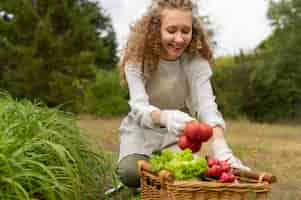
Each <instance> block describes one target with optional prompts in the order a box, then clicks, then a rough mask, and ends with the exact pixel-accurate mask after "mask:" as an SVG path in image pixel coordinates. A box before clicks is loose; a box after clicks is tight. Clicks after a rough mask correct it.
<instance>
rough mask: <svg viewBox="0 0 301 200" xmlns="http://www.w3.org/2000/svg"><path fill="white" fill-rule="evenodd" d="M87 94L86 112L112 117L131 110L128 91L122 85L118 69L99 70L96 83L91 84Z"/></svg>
mask: <svg viewBox="0 0 301 200" xmlns="http://www.w3.org/2000/svg"><path fill="white" fill-rule="evenodd" d="M85 95H86V96H85V108H84V111H86V112H89V113H94V114H96V115H99V116H105V117H111V116H118V115H121V114H125V113H127V112H128V111H129V106H128V102H127V101H128V91H127V90H126V89H125V88H122V87H121V86H120V82H119V74H118V71H117V70H113V71H105V70H99V71H98V72H97V76H96V81H95V83H93V84H91V85H90V87H89V88H88V90H87V91H86V94H85Z"/></svg>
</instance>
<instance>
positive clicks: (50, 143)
mask: <svg viewBox="0 0 301 200" xmlns="http://www.w3.org/2000/svg"><path fill="white" fill-rule="evenodd" d="M90 146H91V144H90V142H89V141H88V140H87V138H86V137H85V136H84V135H83V134H82V132H81V131H80V129H79V128H78V127H77V126H76V125H75V120H74V117H73V116H72V115H70V114H67V113H63V112H60V111H58V110H57V109H49V108H47V107H45V106H43V105H41V104H33V103H31V102H29V101H27V100H22V101H19V102H18V101H15V100H13V99H12V98H11V97H10V96H8V95H6V94H3V93H2V94H1V97H0V177H1V178H0V199H7V200H10V199H26V200H30V199H44V200H58V199H62V200H70V199H74V200H77V199H78V200H79V199H99V198H100V197H101V195H102V194H103V193H104V185H105V181H106V179H105V178H104V177H105V176H106V174H105V173H106V160H105V158H104V155H103V154H100V153H95V152H92V151H91V150H90Z"/></svg>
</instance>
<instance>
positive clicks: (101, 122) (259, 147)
mask: <svg viewBox="0 0 301 200" xmlns="http://www.w3.org/2000/svg"><path fill="white" fill-rule="evenodd" d="M121 120H122V118H121V117H120V118H112V119H99V118H95V117H93V116H84V115H83V116H79V120H78V125H79V127H81V128H82V129H83V130H84V131H85V132H86V133H88V135H89V137H91V138H92V139H93V140H94V141H96V142H97V145H96V146H95V148H102V149H104V150H106V151H111V152H118V143H119V138H118V127H119V124H120V122H121ZM226 134H227V135H226V137H227V140H228V142H229V144H230V145H231V147H232V149H233V151H234V152H235V154H236V155H237V156H238V157H239V158H241V160H243V161H244V163H246V164H247V165H248V166H249V167H251V168H252V169H253V170H256V171H264V172H271V173H273V174H274V175H276V176H277V178H278V182H277V183H276V184H274V185H273V190H272V192H271V194H270V197H269V199H271V200H301V125H284V124H264V123H263V124H260V123H252V122H249V121H248V120H239V121H227V133H226ZM206 149H207V147H206V146H205V147H204V149H203V150H202V151H203V152H206ZM120 199H122V198H120Z"/></svg>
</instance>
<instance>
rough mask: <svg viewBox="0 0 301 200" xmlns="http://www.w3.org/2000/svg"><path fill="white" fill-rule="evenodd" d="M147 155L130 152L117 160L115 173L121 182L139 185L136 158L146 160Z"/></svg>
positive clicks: (129, 185)
mask: <svg viewBox="0 0 301 200" xmlns="http://www.w3.org/2000/svg"><path fill="white" fill-rule="evenodd" d="M148 158H149V157H148V156H147V155H142V154H131V155H128V156H126V157H124V158H123V159H122V160H120V161H119V164H118V167H117V174H118V176H119V178H120V180H121V182H122V183H123V184H124V185H126V186H128V187H139V186H140V180H139V175H138V167H137V161H138V160H148Z"/></svg>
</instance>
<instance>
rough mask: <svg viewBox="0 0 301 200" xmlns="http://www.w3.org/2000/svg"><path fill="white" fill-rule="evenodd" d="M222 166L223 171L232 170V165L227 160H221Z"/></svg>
mask: <svg viewBox="0 0 301 200" xmlns="http://www.w3.org/2000/svg"><path fill="white" fill-rule="evenodd" d="M220 166H221V168H222V171H223V172H230V170H231V167H230V165H229V164H228V163H227V161H220Z"/></svg>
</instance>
